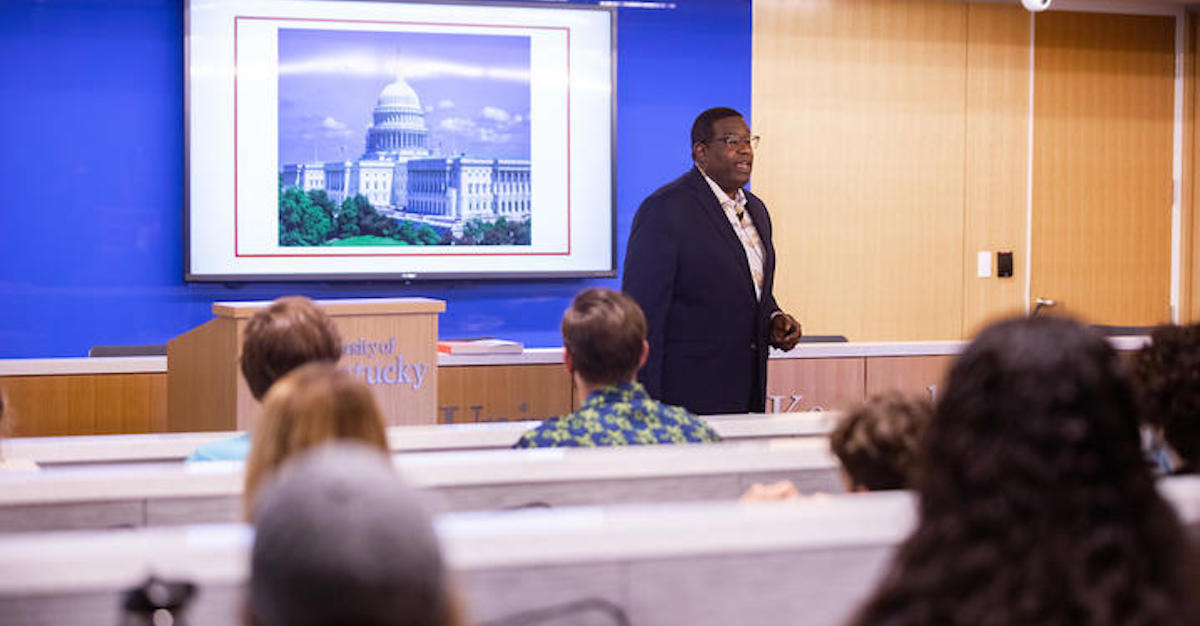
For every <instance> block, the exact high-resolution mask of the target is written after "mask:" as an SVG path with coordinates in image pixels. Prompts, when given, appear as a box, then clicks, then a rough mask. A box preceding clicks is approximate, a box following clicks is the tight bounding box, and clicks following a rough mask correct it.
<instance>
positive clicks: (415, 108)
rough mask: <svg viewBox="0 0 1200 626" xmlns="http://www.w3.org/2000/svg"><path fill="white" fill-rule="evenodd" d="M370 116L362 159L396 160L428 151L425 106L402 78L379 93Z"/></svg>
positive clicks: (427, 152) (424, 153)
mask: <svg viewBox="0 0 1200 626" xmlns="http://www.w3.org/2000/svg"><path fill="white" fill-rule="evenodd" d="M371 119H372V124H371V127H370V128H369V129H367V149H366V152H364V153H363V158H366V159H396V158H399V157H414V156H427V155H428V154H429V147H428V146H429V129H428V128H427V127H426V126H425V109H423V108H422V107H421V99H420V98H419V97H418V96H417V92H416V90H415V89H413V88H412V86H411V85H409V84H408V82H407V81H405V80H404V79H403V78H401V77H397V78H396V80H395V81H394V82H392V83H389V84H388V85H387V86H386V87H384V88H383V90H382V91H380V92H379V100H378V101H377V102H376V104H375V110H374V111H373V112H372V116H371Z"/></svg>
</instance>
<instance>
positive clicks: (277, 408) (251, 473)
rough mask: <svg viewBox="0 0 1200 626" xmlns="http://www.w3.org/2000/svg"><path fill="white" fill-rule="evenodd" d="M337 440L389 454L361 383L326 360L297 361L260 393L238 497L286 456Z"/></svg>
mask: <svg viewBox="0 0 1200 626" xmlns="http://www.w3.org/2000/svg"><path fill="white" fill-rule="evenodd" d="M337 440H352V441H358V442H360V443H364V444H367V445H369V446H371V447H372V448H374V449H375V450H377V451H378V452H379V455H380V456H381V457H386V458H390V452H389V450H388V443H387V433H386V431H385V429H384V425H383V415H382V414H381V413H380V411H379V405H377V404H376V403H375V396H373V395H371V390H370V388H368V387H367V385H366V383H364V382H362V381H361V380H358V379H357V378H354V376H353V375H351V374H350V373H349V372H346V371H343V370H339V369H337V368H336V367H334V366H333V365H330V364H328V363H309V364H308V365H302V366H300V367H299V368H297V369H296V370H294V371H293V372H292V373H291V374H288V375H287V376H284V377H283V379H282V380H280V381H279V382H277V383H275V384H274V385H273V386H272V387H271V390H270V391H268V392H267V396H266V397H265V398H263V406H262V415H261V417H260V418H259V424H258V429H257V430H256V432H255V433H254V442H253V444H252V445H251V446H250V456H249V457H248V458H247V460H246V485H245V489H244V490H243V494H242V495H243V499H244V500H243V502H244V504H245V507H246V512H247V514H248V515H247V517H249V513H251V512H252V511H251V509H250V504H251V503H253V502H254V498H255V495H256V494H257V492H258V488H259V486H260V485H261V484H262V482H263V480H264V479H265V478H266V477H267V476H269V475H271V474H273V473H275V471H276V470H277V469H279V467H280V466H281V465H283V463H284V462H285V461H286V460H287V459H288V458H289V457H291V456H293V455H295V454H297V453H300V452H303V451H305V450H308V449H309V448H313V447H316V446H318V445H320V444H323V443H330V442H332V441H337Z"/></svg>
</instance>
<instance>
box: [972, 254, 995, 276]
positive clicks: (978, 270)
mask: <svg viewBox="0 0 1200 626" xmlns="http://www.w3.org/2000/svg"><path fill="white" fill-rule="evenodd" d="M975 275H976V276H978V277H979V278H991V277H992V253H991V252H989V251H987V250H980V251H979V257H978V260H977V261H976V263H975Z"/></svg>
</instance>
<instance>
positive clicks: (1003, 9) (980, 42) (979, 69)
mask: <svg viewBox="0 0 1200 626" xmlns="http://www.w3.org/2000/svg"><path fill="white" fill-rule="evenodd" d="M1031 23H1032V20H1031V19H1030V17H1029V13H1027V12H1025V11H1023V10H1021V9H1019V8H1017V7H1015V6H1012V5H1007V4H970V5H967V42H966V45H967V100H966V109H967V141H966V152H965V159H966V163H965V168H966V179H967V182H966V196H965V201H964V218H963V233H962V236H963V242H964V245H963V253H964V254H963V259H962V266H963V268H964V273H963V325H962V329H961V331H960V333H961V336H962V337H969V336H972V335H974V334H975V332H976V331H977V330H978V329H979V328H980V327H982V326H983V325H985V324H986V323H987V322H989V321H991V320H993V319H995V318H997V317H1004V316H1008V315H1013V314H1019V313H1022V312H1024V311H1025V280H1026V277H1027V276H1028V275H1029V253H1028V250H1027V246H1026V234H1027V231H1028V228H1027V223H1028V220H1027V211H1026V206H1027V205H1028V188H1029V185H1028V181H1029V167H1028V164H1029V42H1030V25H1031ZM981 251H984V252H988V253H989V257H990V258H991V261H992V264H993V268H992V269H993V277H992V278H978V277H977V276H976V273H975V268H976V259H977V255H978V253H979V252H981ZM1001 251H1006V252H1007V251H1011V252H1012V253H1013V259H1014V263H1013V276H1012V278H997V277H995V269H996V268H995V262H996V253H997V252H1001Z"/></svg>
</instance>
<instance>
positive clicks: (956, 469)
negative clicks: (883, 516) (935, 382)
mask: <svg viewBox="0 0 1200 626" xmlns="http://www.w3.org/2000/svg"><path fill="white" fill-rule="evenodd" d="M941 391H942V393H941V397H940V400H939V402H938V405H937V409H936V413H935V416H934V420H933V423H932V424H931V426H930V430H929V433H928V435H927V436H926V445H925V449H924V450H923V455H922V456H923V461H922V464H921V466H920V468H919V471H918V476H917V480H916V488H917V491H918V496H919V503H920V519H919V522H918V525H917V528H916V530H915V531H914V533H913V535H912V536H911V537H909V538H908V540H906V541H905V542H904V544H903V545H902V546H901V548H900V550H899V552H898V554H897V558H896V561H895V563H894V564H893V566H892V570H891V572H890V573H889V574H888V576H887V577H886V578H885V579H884V581H883V583H882V585H881V586H880V589H879V590H877V591H876V593H875V596H874V597H873V598H872V600H871V601H870V602H869V603H868V604H867V606H866V607H865V608H864V609H863V612H862V613H861V614H860V615H859V617H858V619H857V620H856V622H855V623H857V624H878V623H891V624H918V623H920V624H927V623H946V624H978V623H997V624H1062V625H1067V624H1090V625H1112V626H1116V625H1119V624H1130V623H1153V624H1175V623H1188V621H1187V619H1188V615H1190V606H1191V604H1190V602H1189V601H1188V600H1187V598H1188V592H1187V591H1186V589H1187V581H1186V576H1187V572H1186V561H1185V554H1186V545H1185V543H1184V539H1183V534H1182V528H1181V526H1180V524H1179V522H1178V519H1177V518H1176V517H1175V514H1174V512H1173V510H1172V509H1171V508H1170V506H1169V505H1168V504H1167V503H1166V502H1165V501H1164V500H1163V499H1162V498H1161V497H1160V496H1159V494H1158V492H1157V491H1156V489H1155V485H1154V482H1153V478H1152V476H1151V474H1150V471H1149V468H1148V466H1147V463H1146V461H1145V459H1144V457H1143V455H1142V452H1141V449H1140V442H1139V434H1138V430H1137V423H1136V422H1137V418H1136V413H1135V409H1134V404H1133V399H1132V392H1131V389H1130V385H1129V383H1128V381H1127V379H1126V378H1125V376H1124V375H1123V372H1122V370H1121V368H1120V366H1119V362H1118V359H1117V356H1116V354H1115V352H1114V351H1113V350H1112V348H1111V347H1110V346H1109V345H1108V342H1107V341H1105V340H1104V338H1102V337H1100V336H1099V335H1097V334H1095V333H1094V332H1093V331H1091V330H1090V329H1088V328H1086V327H1084V326H1082V325H1080V324H1078V323H1076V322H1073V321H1070V320H1066V319H1061V318H1053V317H1043V318H1032V319H1030V318H1018V319H1013V320H1008V321H1004V322H1000V323H998V324H996V325H993V326H990V327H988V328H987V329H985V330H984V331H983V332H982V333H980V334H979V336H978V337H976V339H975V340H974V341H973V342H972V343H971V344H970V345H969V346H968V347H967V349H966V350H965V351H964V353H963V354H962V355H961V356H960V357H959V358H958V360H957V361H956V362H955V364H954V366H953V368H952V369H951V371H950V374H949V376H948V377H947V379H946V382H945V384H944V385H943V386H942V389H941ZM1185 609H1187V610H1185Z"/></svg>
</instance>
